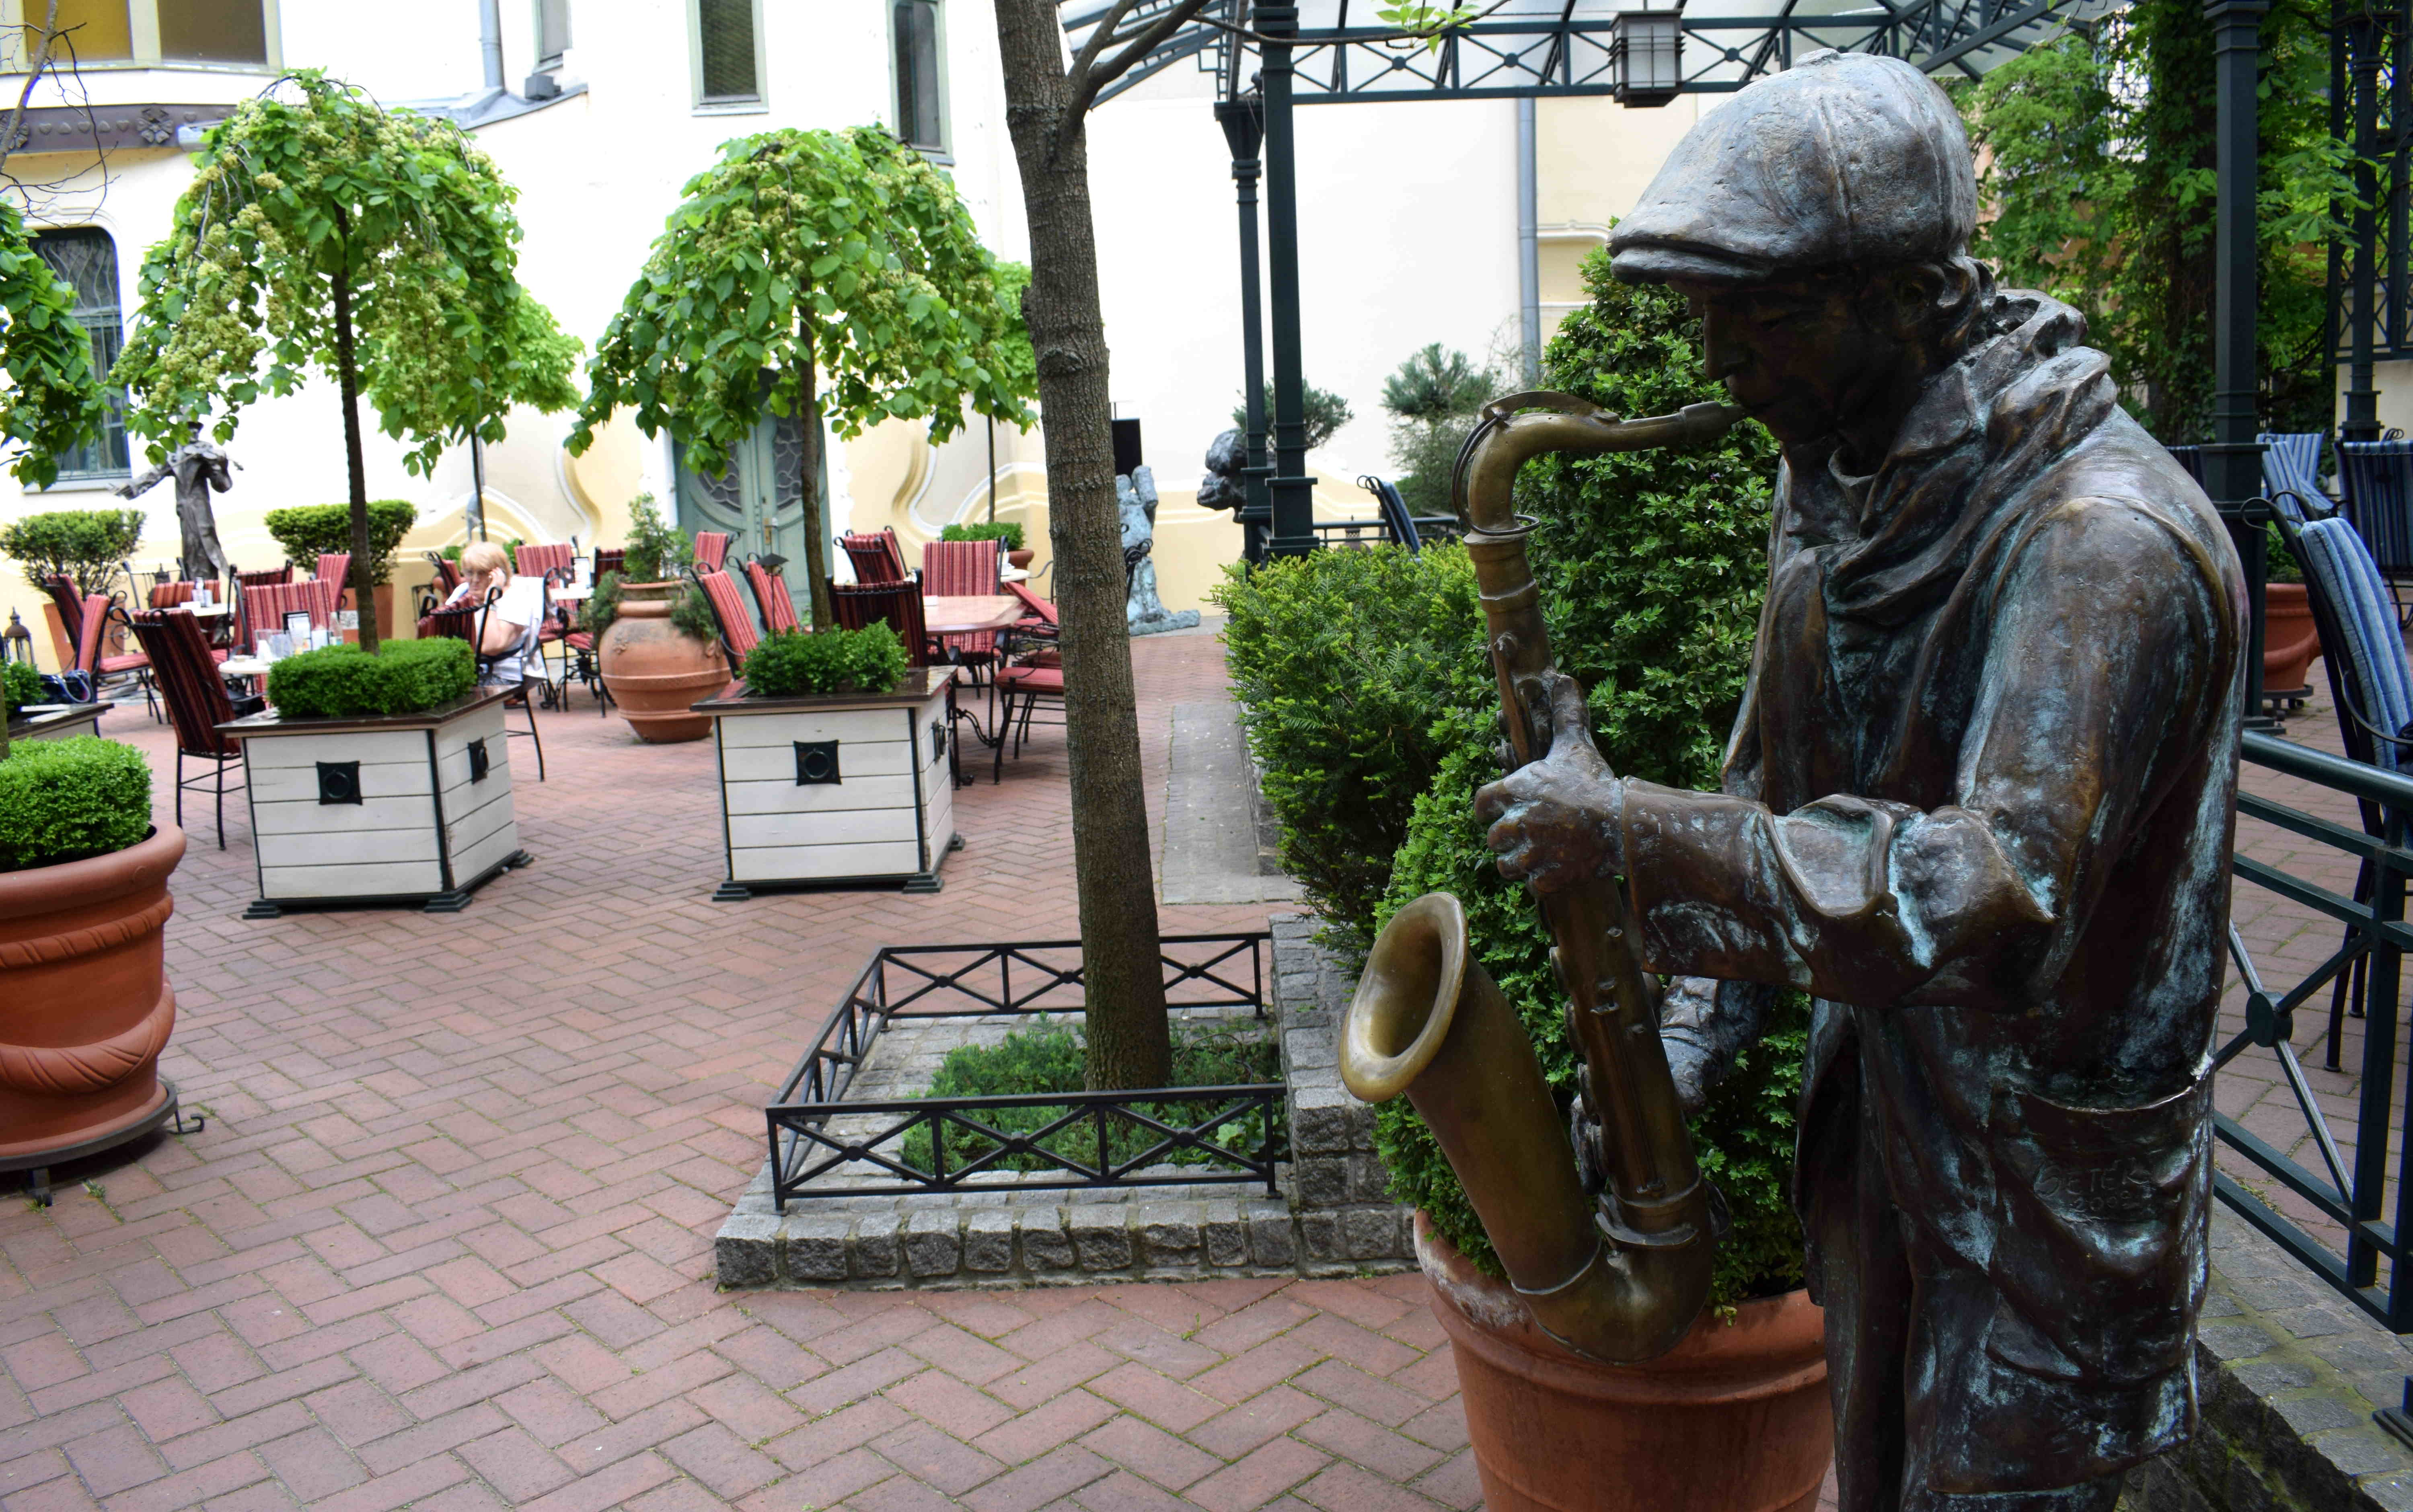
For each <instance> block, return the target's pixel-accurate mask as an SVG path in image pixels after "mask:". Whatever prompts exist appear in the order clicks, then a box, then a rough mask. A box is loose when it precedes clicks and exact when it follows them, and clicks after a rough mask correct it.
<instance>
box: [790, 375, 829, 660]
mask: <svg viewBox="0 0 2413 1512" xmlns="http://www.w3.org/2000/svg"><path fill="white" fill-rule="evenodd" d="M812 349H813V348H812V341H811V339H810V338H809V337H807V340H806V342H805V351H806V354H807V355H806V358H805V370H804V373H803V374H802V375H801V380H800V381H799V383H798V385H797V397H796V403H797V406H798V408H797V410H796V438H797V439H798V440H800V441H802V442H803V443H804V444H803V445H802V446H801V447H799V448H798V449H797V450H799V451H801V452H803V453H804V469H805V478H804V490H803V495H802V497H803V498H804V501H805V577H806V578H807V594H808V595H809V597H810V599H811V600H812V618H813V629H815V630H827V629H829V628H830V627H831V626H833V625H835V624H836V623H837V616H836V614H834V613H833V612H832V610H831V608H830V590H829V575H830V571H829V520H828V518H827V517H826V516H824V515H823V514H822V486H821V485H822V410H821V399H820V394H819V391H818V390H816V389H815V388H814V387H813V378H814V374H813V363H812V357H811V355H810V354H811V352H812Z"/></svg>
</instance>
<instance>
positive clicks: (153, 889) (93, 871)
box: [0, 824, 185, 1169]
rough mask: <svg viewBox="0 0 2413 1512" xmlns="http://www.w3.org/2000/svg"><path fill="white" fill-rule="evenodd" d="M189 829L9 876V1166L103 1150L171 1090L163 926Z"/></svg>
mask: <svg viewBox="0 0 2413 1512" xmlns="http://www.w3.org/2000/svg"><path fill="white" fill-rule="evenodd" d="M184 855H185V832H184V831H183V830H181V829H178V828H177V827H176V826H175V825H173V824H162V825H160V826H158V828H156V829H155V830H154V831H152V834H151V838H149V839H146V840H143V841H142V842H141V843H140V844H138V845H134V846H130V847H128V848H127V849H126V850H123V851H120V852H116V853H115V854H113V855H104V856H95V857H93V858H92V859H91V860H89V861H63V862H60V863H59V864H57V865H55V866H49V867H29V868H27V869H26V870H23V871H0V1161H7V1162H9V1163H11V1168H12V1169H22V1167H23V1166H24V1165H26V1164H33V1162H32V1161H31V1160H30V1159H29V1157H35V1156H40V1155H44V1154H50V1153H52V1152H65V1151H68V1150H73V1149H78V1148H79V1147H93V1146H96V1145H99V1144H105V1143H106V1142H107V1140H108V1139H109V1136H110V1135H111V1134H121V1133H123V1132H125V1131H126V1130H129V1129H132V1128H134V1127H136V1126H137V1125H140V1124H141V1123H142V1122H143V1120H144V1119H149V1118H151V1117H152V1116H154V1115H156V1114H159V1113H161V1111H162V1110H163V1109H164V1108H165V1107H166V1105H167V1104H168V1100H169V1098H170V1096H171V1095H172V1094H171V1093H170V1090H169V1089H168V1087H167V1086H166V1085H165V1084H163V1083H162V1082H161V1081H160V1080H159V1052H160V1050H161V1049H163V1048H164V1047H165V1046H166V1045H167V1044H168V1035H169V1032H170V1030H173V1029H174V1028H175V1026H176V994H175V992H174V990H173V989H171V988H170V986H168V978H167V969H166V966H165V964H164V961H163V958H162V956H161V938H160V929H161V926H164V925H165V924H166V923H167V922H168V915H169V914H170V912H173V910H174V903H173V902H172V900H170V897H168V874H169V873H170V872H172V871H174V870H175V869H176V863H177V862H179V861H181V860H183V859H184Z"/></svg>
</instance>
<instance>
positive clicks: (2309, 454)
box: [2254, 431, 2330, 520]
mask: <svg viewBox="0 0 2413 1512" xmlns="http://www.w3.org/2000/svg"><path fill="white" fill-rule="evenodd" d="M2254 438H2255V439H2256V440H2258V441H2259V442H2261V443H2262V448H2263V451H2262V490H2263V492H2264V493H2266V494H2268V495H2270V496H2271V500H2272V503H2273V504H2274V505H2276V506H2277V507H2278V509H2279V511H2280V512H2282V513H2283V514H2285V515H2287V518H2289V519H2291V520H2302V518H2303V517H2304V516H2303V513H2302V511H2301V509H2300V508H2299V507H2298V506H2297V504H2296V502H2295V500H2294V499H2290V498H2285V497H2281V496H2283V495H2286V494H2295V495H2297V496H2298V497H2302V499H2303V500H2304V502H2305V503H2307V504H2310V505H2311V506H2312V507H2313V509H2314V510H2315V511H2322V510H2325V509H2327V508H2328V507H2329V504H2330V499H2329V496H2328V495H2327V494H2325V493H2323V492H2321V482H2320V479H2321V442H2322V441H2323V440H2324V439H2326V438H2327V437H2324V436H2323V434H2322V433H2321V432H2319V431H2303V432H2299V433H2287V434H2280V433H2277V432H2272V431H2265V432H2263V433H2262V434H2261V435H2259V436H2257V437H2254Z"/></svg>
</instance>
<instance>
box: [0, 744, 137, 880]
mask: <svg viewBox="0 0 2413 1512" xmlns="http://www.w3.org/2000/svg"><path fill="white" fill-rule="evenodd" d="M150 833H151V767H150V764H149V763H146V762H145V761H143V759H142V753H141V751H138V750H136V749H134V748H133V747H131V746H122V745H119V744H118V743H117V742H116V741H114V740H103V739H101V738H99V737H98V736H96V735H77V736H74V737H73V738H71V739H67V740H25V741H20V742H18V743H17V744H16V745H14V746H11V747H10V748H9V750H8V757H7V760H6V761H0V871H22V870H24V869H26V868H27V867H47V866H53V865H56V864H57V863H59V862H62V861H81V860H85V859H88V858H89V857H92V856H100V855H109V854H111V852H118V851H123V850H125V849H126V847H127V846H130V845H138V844H140V843H141V841H142V838H143V837H145V836H147V835H149V834H150Z"/></svg>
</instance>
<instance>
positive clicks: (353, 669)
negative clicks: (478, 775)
mask: <svg viewBox="0 0 2413 1512" xmlns="http://www.w3.org/2000/svg"><path fill="white" fill-rule="evenodd" d="M477 686H478V662H477V658H476V657H475V655H474V654H473V653H472V652H471V651H470V649H469V643H468V642H466V641H461V640H454V639H452V638H451V637H449V636H446V637H439V638H436V639H431V640H424V641H388V642H386V643H385V644H384V645H381V646H379V647H378V648H377V652H376V654H374V655H372V654H370V653H369V652H366V651H363V650H362V649H361V648H360V647H359V646H357V645H329V646H322V647H320V648H319V649H318V650H316V651H303V652H299V653H297V654H295V655H293V656H289V657H287V658H285V659H284V660H281V661H279V662H277V663H276V664H275V665H274V666H273V667H271V668H269V669H268V701H269V702H270V703H271V704H275V705H276V711H277V712H278V713H279V714H281V715H283V716H285V717H287V718H289V719H360V718H363V717H365V716H370V715H381V714H422V713H424V712H426V711H427V710H429V709H432V708H437V707H440V706H441V705H443V704H450V703H452V701H453V700H454V699H456V698H460V697H462V696H464V695H465V694H467V693H469V692H471V691H472V690H474V689H476V688H477Z"/></svg>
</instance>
